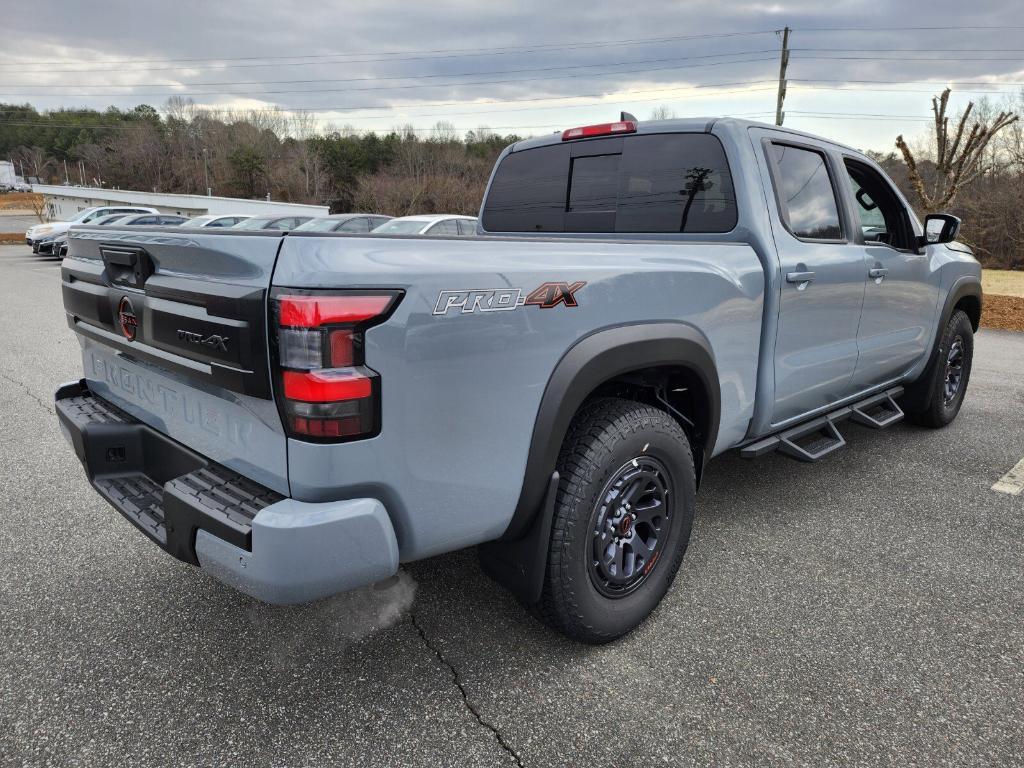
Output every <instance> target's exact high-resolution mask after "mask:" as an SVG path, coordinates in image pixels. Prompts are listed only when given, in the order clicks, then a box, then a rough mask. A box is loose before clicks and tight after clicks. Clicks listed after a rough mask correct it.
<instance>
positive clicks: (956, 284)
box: [903, 275, 984, 402]
mask: <svg viewBox="0 0 1024 768" xmlns="http://www.w3.org/2000/svg"><path fill="white" fill-rule="evenodd" d="M968 296H970V297H973V298H975V299H977V300H978V317H979V321H978V323H975V322H974V321H973V320H972V321H971V325H972V327H973V328H974V330H975V331H977V330H978V324H979V323H980V317H981V308H982V307H983V306H984V294H983V292H982V290H981V281H980V280H979V279H978V278H977V277H975V276H974V275H961V276H960V277H958V278H957V279H956V280H954V281H953V285H952V286H950V288H949V291H947V292H946V298H945V300H944V301H943V303H942V311H941V312H939V317H938V322H937V323H936V327H935V336H934V337H933V338H932V344H931V348H930V349H929V350H928V358H927V359H928V362H927V364H926V365H925V366H924V368H923V369H922V370H921V373H920V374H919V375H918V376H917V377H916V378H915V379H914V380H913V381H911V382H908V384H907V385H906V391H905V392H904V395H903V399H904V400H905V401H908V402H912V401H918V400H921V399H922V398H925V397H928V384H929V382H930V381H931V377H932V372H933V371H934V369H935V361H936V358H935V354H936V351H937V350H938V348H939V344H940V342H941V341H942V330H943V328H945V327H946V323H948V322H949V318H950V317H952V316H953V308H954V307H955V306H956V305H957V304H959V303H960V300H961V299H963V298H965V297H968ZM929 401H930V397H929Z"/></svg>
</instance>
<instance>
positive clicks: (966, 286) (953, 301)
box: [932, 275, 985, 347]
mask: <svg viewBox="0 0 1024 768" xmlns="http://www.w3.org/2000/svg"><path fill="white" fill-rule="evenodd" d="M967 296H972V297H974V298H976V299H977V300H978V307H979V310H980V308H981V307H982V306H984V303H985V298H984V293H983V292H982V290H981V282H980V281H979V280H978V278H976V277H974V276H973V275H962V276H960V277H958V278H957V279H956V280H955V281H953V285H952V286H950V289H949V291H948V292H947V293H946V301H945V302H944V303H943V305H942V314H941V315H940V316H939V331H938V333H936V336H935V339H936V341H935V344H933V345H932V346H933V347H934V346H936V344H938V339H939V336H941V334H942V329H943V328H945V327H946V323H948V322H949V318H950V317H951V316H952V314H953V307H955V306H956V305H957V304H959V303H960V300H961V299H963V298H965V297H967ZM979 317H980V312H979ZM979 322H980V321H979ZM972 325H974V330H975V331H977V330H978V326H977V325H976V324H974V323H973V322H972Z"/></svg>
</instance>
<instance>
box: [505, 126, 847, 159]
mask: <svg viewBox="0 0 1024 768" xmlns="http://www.w3.org/2000/svg"><path fill="white" fill-rule="evenodd" d="M613 122H615V121H613ZM718 124H721V125H728V126H732V127H735V128H739V129H744V128H766V129H769V130H773V131H780V132H782V133H788V134H792V135H793V136H800V137H803V138H807V139H814V140H815V141H824V142H827V143H829V144H832V145H833V146H836V147H843V148H844V149H849V150H850V151H852V152H857V153H858V154H861V152H860V150H858V149H854V148H853V147H847V146H846V145H845V144H841V143H839V142H837V141H833V140H832V139H829V138H826V137H824V136H816V135H815V134H813V133H806V132H804V131H795V130H793V129H792V128H786V127H784V126H778V125H772V124H770V123H762V122H758V121H756V120H743V119H740V118H737V117H683V118H675V119H672V120H638V121H637V126H636V133H633V134H622V133H620V134H611V135H610V136H601V137H594V138H611V136H637V135H642V134H645V133H710V132H711V129H712V128H713V127H714V126H715V125H718ZM570 127H574V126H570ZM592 140H593V139H589V138H588V139H572V141H592ZM561 143H562V131H556V132H555V133H550V134H547V135H545V136H538V137H535V138H532V139H525V140H523V141H517V142H516V143H515V144H513V145H512V148H511V151H512V152H521V151H522V150H524V149H534V148H535V147H544V146H550V145H552V144H561Z"/></svg>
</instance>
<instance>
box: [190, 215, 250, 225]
mask: <svg viewBox="0 0 1024 768" xmlns="http://www.w3.org/2000/svg"><path fill="white" fill-rule="evenodd" d="M252 216H253V215H252V214H251V213H233V214H225V215H217V214H213V213H207V214H204V215H202V216H196V217H195V218H191V219H189V220H188V221H186V222H185V223H184V224H182V225H181V226H183V227H203V228H206V227H233V226H235V224H238V223H239V222H242V221H245V220H246V219H251V218H252Z"/></svg>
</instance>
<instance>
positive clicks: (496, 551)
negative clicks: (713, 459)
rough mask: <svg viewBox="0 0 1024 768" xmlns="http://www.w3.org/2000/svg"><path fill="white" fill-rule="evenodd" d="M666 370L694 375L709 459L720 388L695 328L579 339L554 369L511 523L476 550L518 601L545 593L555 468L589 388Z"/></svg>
mask: <svg viewBox="0 0 1024 768" xmlns="http://www.w3.org/2000/svg"><path fill="white" fill-rule="evenodd" d="M669 365H671V366H680V365H681V366H685V367H686V368H689V369H690V370H692V371H693V372H694V373H695V374H696V375H697V376H698V377H699V379H700V381H701V384H702V385H703V387H704V389H705V390H706V393H707V400H708V409H709V411H710V412H709V413H708V414H707V415H706V416H707V426H706V430H705V432H706V434H705V435H704V440H705V442H704V451H703V454H704V456H705V457H706V456H707V455H708V454H709V453H710V452H711V451H712V450H713V448H714V446H715V441H716V439H717V437H718V423H719V419H720V416H721V390H720V388H719V380H718V372H717V369H716V367H715V357H714V354H713V353H712V351H711V345H710V343H709V342H708V340H707V338H706V337H705V336H704V334H702V333H701V332H700V331H698V330H697V329H696V328H694V327H693V326H691V325H686V324H684V323H643V324H637V325H628V326H618V327H615V328H609V329H606V330H602V331H598V332H596V333H594V334H592V335H590V336H587V337H585V338H583V339H581V340H580V341H578V342H577V343H576V344H575V345H574V346H573V347H571V348H570V349H569V351H568V352H566V353H565V355H563V357H562V359H561V360H560V361H559V362H558V364H557V365H556V366H555V370H554V372H553V373H552V374H551V377H550V378H549V379H548V384H547V387H546V388H545V390H544V395H543V396H542V398H541V404H540V408H539V409H538V411H537V418H536V421H535V422H534V426H533V436H532V438H531V440H530V452H529V455H528V456H527V460H526V471H525V473H524V476H523V486H522V490H521V491H520V494H519V503H518V504H517V505H516V511H515V513H514V514H513V516H512V521H511V522H510V523H509V525H508V528H506V530H505V533H504V535H503V536H502V537H501V538H500V539H498V540H496V541H491V542H487V543H485V544H483V545H481V546H480V548H479V554H480V564H481V566H482V567H483V570H484V572H485V573H487V574H488V575H489V576H490V577H491V578H493V579H494V580H495V581H497V582H498V583H499V584H501V585H503V586H504V587H506V588H507V589H508V590H509V591H511V592H512V593H513V594H514V595H516V596H517V597H518V598H519V599H520V600H522V601H523V602H525V603H527V604H534V603H536V602H537V601H539V600H540V597H541V593H542V591H543V588H544V573H545V569H546V564H547V553H548V540H549V539H550V536H551V524H552V520H553V519H554V512H555V497H556V495H557V493H558V481H559V476H558V472H557V471H555V463H556V460H557V458H558V451H559V449H560V448H561V446H562V441H563V440H564V439H565V433H566V432H567V431H568V429H569V424H570V422H571V421H572V419H573V417H574V416H575V415H576V412H577V411H578V410H579V407H580V406H581V405H582V404H583V402H584V400H586V398H587V397H588V396H589V395H590V393H591V392H593V391H594V389H596V388H597V387H598V386H599V385H601V384H603V383H604V382H606V381H608V380H610V379H613V378H615V377H616V376H620V375H622V374H624V373H630V372H631V371H637V370H640V369H643V368H651V367H655V366H669Z"/></svg>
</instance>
